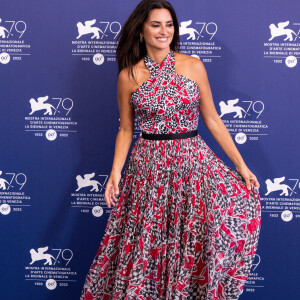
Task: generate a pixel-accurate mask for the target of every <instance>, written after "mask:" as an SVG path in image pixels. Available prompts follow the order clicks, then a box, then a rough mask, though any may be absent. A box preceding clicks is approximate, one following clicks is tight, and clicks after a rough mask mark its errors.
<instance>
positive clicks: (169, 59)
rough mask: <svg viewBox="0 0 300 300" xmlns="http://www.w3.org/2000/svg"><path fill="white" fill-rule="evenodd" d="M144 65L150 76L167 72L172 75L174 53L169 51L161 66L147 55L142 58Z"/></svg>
mask: <svg viewBox="0 0 300 300" xmlns="http://www.w3.org/2000/svg"><path fill="white" fill-rule="evenodd" d="M144 61H145V65H146V66H147V68H148V69H149V72H150V74H155V73H156V72H158V71H159V72H162V71H164V70H167V72H169V73H172V72H173V71H174V51H173V50H172V49H170V50H169V52H168V53H167V56H166V57H165V59H164V60H163V62H162V63H161V64H159V63H157V62H156V61H155V60H153V59H152V58H151V57H150V56H149V55H148V54H146V55H145V57H144Z"/></svg>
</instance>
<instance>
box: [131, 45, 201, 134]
mask: <svg viewBox="0 0 300 300" xmlns="http://www.w3.org/2000/svg"><path fill="white" fill-rule="evenodd" d="M144 62H145V65H146V66H147V68H148V69H149V72H150V77H149V78H148V79H147V80H146V81H145V82H143V83H142V84H141V85H140V86H139V87H138V88H137V89H136V90H135V91H134V92H133V94H132V96H131V99H130V105H131V106H132V107H133V108H134V109H135V112H136V116H137V121H138V124H139V126H140V129H141V130H142V132H146V133H155V134H158V133H180V132H187V131H192V130H195V129H197V128H198V120H199V101H200V92H199V88H198V85H197V83H196V82H194V81H193V80H191V79H189V78H187V77H185V76H183V75H180V74H177V73H175V57H174V51H173V50H171V49H170V50H169V52H168V54H167V56H166V58H165V59H164V61H163V62H162V63H161V64H158V63H157V62H156V61H154V60H153V59H152V58H151V57H150V56H149V55H146V56H144Z"/></svg>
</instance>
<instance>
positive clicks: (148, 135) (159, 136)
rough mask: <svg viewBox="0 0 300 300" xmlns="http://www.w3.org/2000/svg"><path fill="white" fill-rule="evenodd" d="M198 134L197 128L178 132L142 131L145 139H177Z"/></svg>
mask: <svg viewBox="0 0 300 300" xmlns="http://www.w3.org/2000/svg"><path fill="white" fill-rule="evenodd" d="M197 134H198V130H197V129H196V130H193V131H187V132H180V133H157V134H156V133H146V132H142V138H144V139H146V140H177V139H187V138H190V137H193V136H196V135H197Z"/></svg>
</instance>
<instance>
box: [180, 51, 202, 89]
mask: <svg viewBox="0 0 300 300" xmlns="http://www.w3.org/2000/svg"><path fill="white" fill-rule="evenodd" d="M175 61H176V66H175V68H176V70H175V72H176V73H178V74H181V75H183V76H185V77H188V78H190V79H191V80H193V81H195V82H196V83H197V84H198V85H199V84H200V81H201V77H203V76H206V70H205V67H204V64H203V62H202V61H201V60H200V59H199V58H196V57H193V56H190V55H187V54H184V53H179V52H175Z"/></svg>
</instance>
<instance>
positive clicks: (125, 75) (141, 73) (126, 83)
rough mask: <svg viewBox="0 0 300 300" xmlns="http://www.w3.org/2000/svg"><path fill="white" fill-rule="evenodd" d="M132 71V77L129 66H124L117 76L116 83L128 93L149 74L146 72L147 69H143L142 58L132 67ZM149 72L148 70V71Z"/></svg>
mask: <svg viewBox="0 0 300 300" xmlns="http://www.w3.org/2000/svg"><path fill="white" fill-rule="evenodd" d="M132 71H133V74H134V77H135V80H134V78H133V77H132V76H131V75H130V74H129V68H128V67H126V68H124V69H123V70H122V71H121V72H120V73H119V76H118V84H120V85H121V86H123V87H124V88H126V89H127V90H128V91H129V93H130V94H132V93H133V92H134V91H135V90H136V89H137V87H138V86H139V85H140V82H143V81H145V78H146V77H147V76H148V77H149V75H148V74H147V71H148V69H147V70H145V65H144V63H143V60H140V61H139V62H138V63H136V64H135V65H134V66H133V67H132ZM148 73H149V72H148Z"/></svg>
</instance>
